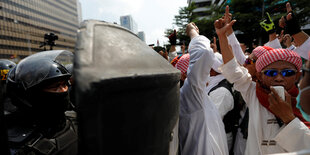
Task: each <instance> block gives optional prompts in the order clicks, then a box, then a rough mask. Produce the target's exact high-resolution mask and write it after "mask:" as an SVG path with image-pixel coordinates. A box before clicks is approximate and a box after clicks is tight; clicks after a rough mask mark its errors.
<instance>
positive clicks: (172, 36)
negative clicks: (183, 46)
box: [168, 30, 177, 45]
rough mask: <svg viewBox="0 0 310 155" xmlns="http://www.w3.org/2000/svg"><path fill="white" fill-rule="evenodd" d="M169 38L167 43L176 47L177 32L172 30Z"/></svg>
mask: <svg viewBox="0 0 310 155" xmlns="http://www.w3.org/2000/svg"><path fill="white" fill-rule="evenodd" d="M168 38H169V42H170V44H171V45H176V44H177V31H176V30H174V31H173V33H172V34H170V36H169V37H168Z"/></svg>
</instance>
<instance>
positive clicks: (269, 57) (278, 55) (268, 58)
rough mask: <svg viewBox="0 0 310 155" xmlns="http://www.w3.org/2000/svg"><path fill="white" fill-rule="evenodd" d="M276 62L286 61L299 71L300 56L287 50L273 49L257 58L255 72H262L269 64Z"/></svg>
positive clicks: (300, 64)
mask: <svg viewBox="0 0 310 155" xmlns="http://www.w3.org/2000/svg"><path fill="white" fill-rule="evenodd" d="M276 61H286V62H289V63H291V64H293V65H295V66H296V68H297V70H300V68H301V66H302V60H301V58H300V56H299V55H298V54H297V53H295V52H294V51H292V50H289V49H281V48H279V49H273V50H268V51H267V52H265V53H264V54H262V55H261V56H259V57H258V59H257V61H256V66H255V67H256V70H257V72H260V71H262V70H263V69H264V68H265V67H266V66H268V65H269V64H271V63H273V62H276Z"/></svg>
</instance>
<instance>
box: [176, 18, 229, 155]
mask: <svg viewBox="0 0 310 155" xmlns="http://www.w3.org/2000/svg"><path fill="white" fill-rule="evenodd" d="M186 33H187V35H188V36H189V37H190V38H191V42H190V45H189V48H188V49H189V50H188V51H189V54H190V62H189V68H188V70H187V78H186V79H185V82H184V85H183V87H182V88H181V90H180V98H181V99H180V121H179V140H180V153H181V154H182V155H194V154H197V155H199V154H204V155H211V154H214V155H222V154H225V155H227V154H228V148H227V140H226V135H225V131H224V125H223V122H222V120H221V117H220V115H219V113H218V110H217V109H216V107H215V105H214V104H213V103H212V102H211V101H210V99H209V97H208V95H207V93H206V91H205V87H206V86H205V85H206V83H207V81H208V76H209V73H210V69H211V67H212V64H213V62H214V60H213V59H214V53H213V50H212V49H211V48H210V40H209V39H207V38H206V37H204V36H201V35H199V29H198V27H197V26H196V25H195V24H194V23H190V24H188V25H187V27H186Z"/></svg>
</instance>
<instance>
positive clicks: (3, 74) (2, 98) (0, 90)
mask: <svg viewBox="0 0 310 155" xmlns="http://www.w3.org/2000/svg"><path fill="white" fill-rule="evenodd" d="M15 66H16V64H15V63H14V62H13V61H10V60H7V59H0V103H1V104H2V105H1V106H3V105H4V113H5V114H8V113H10V112H12V111H14V110H15V106H13V105H12V104H10V99H9V98H8V97H7V95H6V79H7V74H8V73H9V71H10V70H12V69H13V68H14V67H15Z"/></svg>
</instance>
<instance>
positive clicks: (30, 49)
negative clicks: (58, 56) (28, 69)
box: [0, 0, 79, 59]
mask: <svg viewBox="0 0 310 155" xmlns="http://www.w3.org/2000/svg"><path fill="white" fill-rule="evenodd" d="M78 24H79V23H78V13H77V0H1V1H0V58H11V59H13V58H19V59H22V58H24V57H26V56H28V55H31V54H34V53H36V52H40V51H43V50H44V46H41V45H42V44H43V42H44V35H45V34H48V33H54V34H55V35H57V36H58V40H56V41H55V43H56V46H54V47H53V49H54V50H58V49H64V50H69V51H72V52H73V50H74V46H75V42H76V33H77V32H76V31H77V29H78ZM40 46H41V47H40ZM49 49H50V46H48V45H46V50H49Z"/></svg>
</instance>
